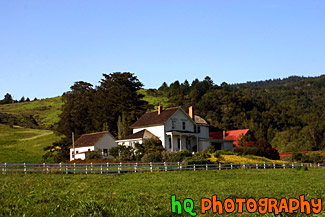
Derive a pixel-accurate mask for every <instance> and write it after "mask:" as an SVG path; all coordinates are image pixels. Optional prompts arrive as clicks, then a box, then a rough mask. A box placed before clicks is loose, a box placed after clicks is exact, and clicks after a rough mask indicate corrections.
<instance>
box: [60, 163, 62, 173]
mask: <svg viewBox="0 0 325 217" xmlns="http://www.w3.org/2000/svg"><path fill="white" fill-rule="evenodd" d="M61 170H62V163H61V162H60V172H61Z"/></svg>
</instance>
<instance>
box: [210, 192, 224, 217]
mask: <svg viewBox="0 0 325 217" xmlns="http://www.w3.org/2000/svg"><path fill="white" fill-rule="evenodd" d="M212 204H213V206H212V210H213V213H216V212H217V206H218V208H219V209H218V214H222V212H223V211H222V203H221V202H220V201H219V200H217V196H216V195H213V196H212Z"/></svg>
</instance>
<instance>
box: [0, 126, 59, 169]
mask: <svg viewBox="0 0 325 217" xmlns="http://www.w3.org/2000/svg"><path fill="white" fill-rule="evenodd" d="M0 132H1V133H0V163H25V162H26V163H40V162H43V158H42V156H43V155H44V154H45V151H44V150H43V148H44V147H46V146H48V145H50V144H52V143H53V142H55V141H58V140H59V139H60V138H59V136H57V135H55V134H54V132H53V131H50V130H40V129H28V128H23V127H19V126H13V128H11V127H9V126H8V125H4V124H0Z"/></svg>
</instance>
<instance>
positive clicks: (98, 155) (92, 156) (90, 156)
mask: <svg viewBox="0 0 325 217" xmlns="http://www.w3.org/2000/svg"><path fill="white" fill-rule="evenodd" d="M100 158H102V155H101V153H100V150H95V151H90V152H87V153H86V159H100Z"/></svg>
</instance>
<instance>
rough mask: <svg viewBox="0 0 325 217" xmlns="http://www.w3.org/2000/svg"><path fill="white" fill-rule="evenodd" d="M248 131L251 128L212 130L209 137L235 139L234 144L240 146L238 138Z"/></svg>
mask: <svg viewBox="0 0 325 217" xmlns="http://www.w3.org/2000/svg"><path fill="white" fill-rule="evenodd" d="M248 131H249V129H242V130H228V131H217V132H210V133H209V137H210V139H223V140H234V141H233V145H234V146H236V147H238V146H239V144H238V139H239V138H240V136H241V135H246V134H247V133H248Z"/></svg>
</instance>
